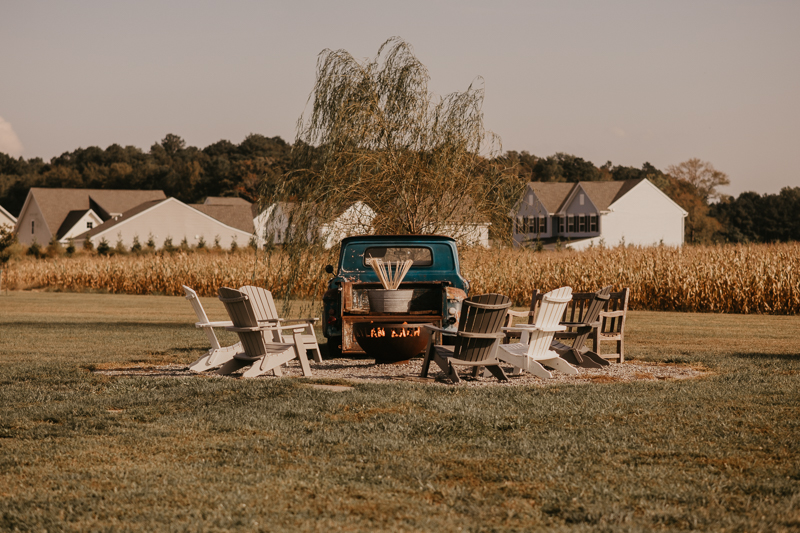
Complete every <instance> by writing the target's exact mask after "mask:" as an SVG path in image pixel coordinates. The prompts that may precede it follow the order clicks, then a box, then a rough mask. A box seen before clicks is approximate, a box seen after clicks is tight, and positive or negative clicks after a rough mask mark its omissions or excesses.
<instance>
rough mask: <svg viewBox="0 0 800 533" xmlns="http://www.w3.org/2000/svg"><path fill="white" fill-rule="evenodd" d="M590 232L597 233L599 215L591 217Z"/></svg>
mask: <svg viewBox="0 0 800 533" xmlns="http://www.w3.org/2000/svg"><path fill="white" fill-rule="evenodd" d="M589 231H591V232H595V233H596V232H597V215H589Z"/></svg>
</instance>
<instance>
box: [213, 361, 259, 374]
mask: <svg viewBox="0 0 800 533" xmlns="http://www.w3.org/2000/svg"><path fill="white" fill-rule="evenodd" d="M250 364H253V362H252V361H242V360H241V359H231V360H230V361H228V362H227V363H225V364H224V365H222V366H221V367H219V370H217V372H216V374H218V375H220V376H227V375H229V374H233V373H234V372H236V371H237V370H239V369H240V368H244V367H246V366H247V365H250Z"/></svg>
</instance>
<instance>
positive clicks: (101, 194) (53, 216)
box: [20, 187, 166, 237]
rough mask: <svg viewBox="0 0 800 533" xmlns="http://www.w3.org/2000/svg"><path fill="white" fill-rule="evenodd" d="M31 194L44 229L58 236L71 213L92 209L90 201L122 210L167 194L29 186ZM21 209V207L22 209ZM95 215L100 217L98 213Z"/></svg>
mask: <svg viewBox="0 0 800 533" xmlns="http://www.w3.org/2000/svg"><path fill="white" fill-rule="evenodd" d="M31 197H33V198H34V199H35V200H36V203H37V204H38V205H39V209H40V210H41V212H42V216H43V217H44V222H45V224H46V225H47V228H48V229H49V230H50V232H51V233H53V234H55V235H56V237H59V235H58V232H60V231H61V229H62V224H63V223H64V221H65V220H66V219H67V217H69V216H70V213H71V212H73V211H83V212H84V213H85V212H86V211H88V210H89V209H91V208H92V205H91V204H92V203H94V204H96V205H97V206H100V207H101V208H102V210H103V211H105V212H106V213H124V212H126V211H128V210H130V209H131V208H133V207H135V206H137V205H139V204H142V203H144V202H147V201H152V200H163V199H165V198H166V195H164V191H142V190H115V189H48V188H44V187H31V190H30V192H28V198H29V199H30V198H31ZM27 204H28V200H26V201H25V205H26V206H27ZM24 209H25V208H24V207H23V211H24ZM20 214H21V213H20ZM97 214H98V216H101V217H102V215H101V214H100V213H97ZM68 229H69V228H66V229H65V230H64V231H65V232H66V230H68Z"/></svg>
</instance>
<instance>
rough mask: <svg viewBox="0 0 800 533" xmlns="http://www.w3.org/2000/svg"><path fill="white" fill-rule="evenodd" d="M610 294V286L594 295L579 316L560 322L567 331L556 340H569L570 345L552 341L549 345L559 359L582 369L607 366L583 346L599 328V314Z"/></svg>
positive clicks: (606, 362) (600, 358) (606, 363)
mask: <svg viewBox="0 0 800 533" xmlns="http://www.w3.org/2000/svg"><path fill="white" fill-rule="evenodd" d="M610 294H611V285H609V286H608V287H603V288H602V289H600V290H599V291H597V293H595V295H594V298H593V299H592V300H591V301H590V302H589V305H587V306H586V307H585V308H582V309H581V311H580V316H578V315H573V316H572V317H567V318H568V320H566V321H562V322H561V325H563V326H567V328H568V329H567V331H564V332H562V333H559V334H558V335H557V337H558V339H564V340H567V341H568V342H569V341H570V340H571V345H568V344H566V343H564V342H561V341H560V340H554V341H553V343H552V344H551V347H552V349H553V350H555V351H556V352H558V355H559V356H560V357H561V359H563V360H565V361H567V362H568V363H570V364H573V365H577V366H580V367H583V368H602V367H603V366H606V365H608V364H609V363H608V361H606V360H605V359H603V358H602V357H600V356H599V355H598V354H596V353H594V352H593V351H591V350H589V348H587V347H586V346H584V345H585V344H586V340H587V339H588V338H589V335H590V334H591V333H592V330H593V329H594V328H597V327H599V326H600V320H599V319H600V312H601V311H602V310H603V307H604V306H605V305H606V302H607V301H608V299H609V295H610Z"/></svg>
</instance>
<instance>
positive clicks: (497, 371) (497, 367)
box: [486, 365, 508, 381]
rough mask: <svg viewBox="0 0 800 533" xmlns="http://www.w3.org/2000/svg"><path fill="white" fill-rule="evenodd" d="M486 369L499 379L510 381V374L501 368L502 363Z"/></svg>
mask: <svg viewBox="0 0 800 533" xmlns="http://www.w3.org/2000/svg"><path fill="white" fill-rule="evenodd" d="M486 369H487V370H488V371H489V372H491V373H492V375H493V376H494V377H496V378H497V380H498V381H508V376H506V373H505V372H503V369H502V368H500V365H490V366H487V367H486Z"/></svg>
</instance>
